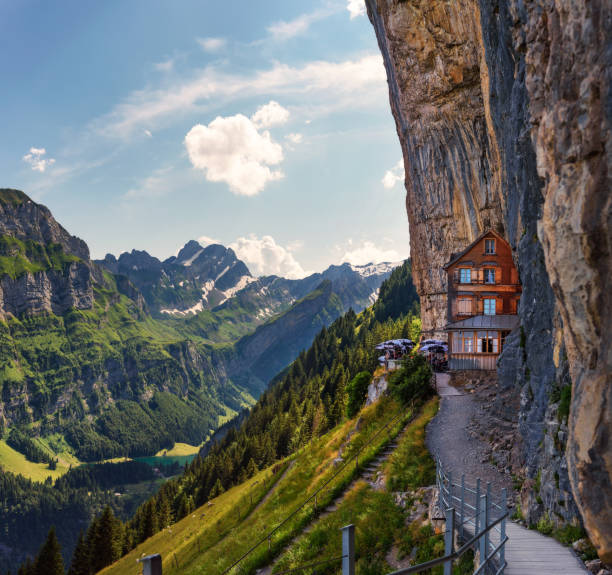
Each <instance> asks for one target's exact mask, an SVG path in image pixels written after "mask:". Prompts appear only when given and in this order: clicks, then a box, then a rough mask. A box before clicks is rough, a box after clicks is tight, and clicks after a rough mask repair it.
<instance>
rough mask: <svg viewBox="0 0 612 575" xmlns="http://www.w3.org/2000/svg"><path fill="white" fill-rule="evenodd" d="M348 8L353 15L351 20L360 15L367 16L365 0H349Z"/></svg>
mask: <svg viewBox="0 0 612 575" xmlns="http://www.w3.org/2000/svg"><path fill="white" fill-rule="evenodd" d="M346 9H347V10H348V11H349V13H350V15H351V20H352V19H353V18H357V17H358V16H365V13H366V7H365V0H348V1H347V3H346Z"/></svg>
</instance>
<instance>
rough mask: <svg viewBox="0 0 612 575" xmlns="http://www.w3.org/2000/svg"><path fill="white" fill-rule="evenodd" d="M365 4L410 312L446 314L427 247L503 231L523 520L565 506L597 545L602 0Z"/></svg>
mask: <svg viewBox="0 0 612 575" xmlns="http://www.w3.org/2000/svg"><path fill="white" fill-rule="evenodd" d="M366 4H367V7H368V15H369V17H370V20H371V22H372V24H373V26H374V29H375V31H376V35H377V38H378V43H379V46H380V49H381V52H382V55H383V59H384V63H385V67H386V70H387V78H388V83H389V94H390V102H391V108H392V112H393V115H394V117H395V120H396V126H397V131H398V135H399V137H400V141H401V145H402V150H403V155H404V165H405V173H406V179H405V184H406V191H407V196H406V207H407V212H408V220H409V225H410V242H411V256H412V260H413V273H414V278H415V283H416V285H417V289H418V291H419V293H420V295H421V310H422V320H423V328H424V330H426V331H428V332H429V333H436V332H439V331H440V330H441V328H442V327H443V325H444V323H445V320H446V298H445V294H446V278H445V277H444V272H443V270H442V269H441V266H442V264H444V263H445V262H446V261H448V260H449V259H450V256H451V254H452V253H453V252H457V251H459V250H460V249H461V248H463V247H464V246H465V245H467V244H468V243H470V242H471V241H473V240H474V239H475V238H476V237H477V236H478V235H479V234H480V233H481V232H482V231H485V230H486V229H489V228H492V229H495V230H496V231H497V232H499V233H501V234H502V235H503V236H504V237H505V238H506V240H507V241H508V242H509V243H510V245H511V246H512V248H513V253H514V258H515V260H516V263H517V266H518V269H519V273H520V276H521V282H522V284H523V297H522V299H521V304H520V309H519V315H520V317H521V329H520V332H518V333H516V334H515V335H514V336H513V337H512V338H510V341H509V345H507V347H506V350H505V351H504V354H503V355H502V358H501V360H500V364H499V366H500V367H499V381H500V385H501V386H503V387H504V388H506V389H514V390H515V392H516V395H517V396H518V397H517V399H519V400H520V406H521V407H520V410H519V413H518V414H514V413H507V414H506V415H507V417H509V418H512V417H517V419H518V427H519V430H520V434H521V438H522V449H521V458H522V463H523V466H524V467H523V472H524V474H525V476H526V479H527V481H525V484H524V488H523V493H522V501H523V507H524V509H523V510H524V512H525V513H526V514H527V518H528V519H529V520H530V521H532V522H535V521H537V519H538V518H539V517H540V516H542V515H543V514H547V515H549V516H550V517H551V518H552V519H554V520H555V521H559V522H574V521H577V520H579V517H580V515H581V516H582V519H583V520H584V524H585V526H586V528H587V531H588V533H589V535H590V537H591V538H592V540H593V541H594V543H595V544H596V546H597V547H598V551H599V552H600V556H601V557H602V559H604V560H607V561H610V560H612V528H611V527H610V526H611V525H612V511H611V510H612V449H611V447H610V445H609V440H610V439H609V438H610V432H611V426H612V421H611V417H612V416H611V412H612V409H611V408H612V386H611V374H612V353H611V351H610V350H612V345H611V344H612V341H611V336H610V329H609V328H610V320H609V319H608V318H609V317H610V316H611V315H612V296H611V295H610V292H611V289H610V277H611V273H612V263H611V258H612V239H611V232H610V230H611V229H612V225H611V224H612V221H611V218H612V210H611V196H610V189H611V186H610V169H609V167H610V164H611V162H610V155H611V152H610V116H611V111H612V101H611V97H610V75H611V72H610V70H611V69H612V66H611V64H612V47H611V45H610V37H609V30H610V29H612V4H611V3H610V2H608V1H606V0H593V1H592V2H575V3H572V5H571V6H568V5H566V4H565V3H561V2H555V1H554V0H522V1H519V0H509V1H508V2H501V1H498V0H366ZM606 31H608V34H607V35H606ZM606 328H607V329H606ZM569 385H571V386H572V388H571V389H572V396H571V397H572V401H571V410H570V415H569V420H567V417H566V416H564V413H563V407H562V403H563V401H562V398H563V397H564V396H565V397H567V395H568V394H567V391H568V390H569V387H568V386H569ZM498 409H500V410H503V406H498ZM536 478H537V480H536ZM570 481H571V488H570ZM574 502H575V503H576V504H577V505H578V508H579V509H580V514H579V513H578V511H577V509H576V505H575V503H574Z"/></svg>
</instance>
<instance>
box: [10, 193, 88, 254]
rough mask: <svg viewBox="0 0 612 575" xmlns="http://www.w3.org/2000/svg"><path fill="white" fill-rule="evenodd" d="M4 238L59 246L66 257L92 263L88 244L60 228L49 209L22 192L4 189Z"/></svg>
mask: <svg viewBox="0 0 612 575" xmlns="http://www.w3.org/2000/svg"><path fill="white" fill-rule="evenodd" d="M4 235H6V236H11V237H14V238H17V239H20V240H31V241H33V242H37V243H40V244H59V245H61V246H62V248H63V250H64V252H65V253H67V254H71V255H74V256H76V257H78V258H80V259H82V260H89V248H88V247H87V244H86V243H85V242H84V241H83V240H81V239H79V238H77V237H76V236H73V235H70V234H69V233H68V232H67V231H66V230H65V229H64V228H63V227H62V226H60V225H59V224H58V223H57V221H56V220H55V218H54V217H53V216H52V215H51V212H50V211H49V208H47V207H46V206H43V205H42V204H37V203H36V202H33V201H32V200H31V199H30V198H29V197H28V196H27V195H26V194H24V193H23V192H21V191H19V190H12V189H7V188H0V236H4Z"/></svg>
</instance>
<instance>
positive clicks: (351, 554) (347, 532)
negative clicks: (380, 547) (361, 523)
mask: <svg viewBox="0 0 612 575" xmlns="http://www.w3.org/2000/svg"><path fill="white" fill-rule="evenodd" d="M342 575H355V526H354V525H346V526H345V527H342Z"/></svg>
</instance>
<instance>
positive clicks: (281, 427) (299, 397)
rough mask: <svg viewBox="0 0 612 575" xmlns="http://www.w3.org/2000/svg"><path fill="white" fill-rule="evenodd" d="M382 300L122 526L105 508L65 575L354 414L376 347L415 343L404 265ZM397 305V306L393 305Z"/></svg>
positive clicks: (300, 361)
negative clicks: (388, 342)
mask: <svg viewBox="0 0 612 575" xmlns="http://www.w3.org/2000/svg"><path fill="white" fill-rule="evenodd" d="M406 292H407V293H409V294H411V295H410V297H409V298H406V297H405V294H406ZM380 294H381V295H380V297H379V299H378V301H377V302H376V303H375V304H374V306H372V307H371V308H368V309H367V310H365V311H364V312H362V313H361V314H359V315H357V314H355V313H354V312H353V311H352V310H349V312H347V313H346V314H345V315H343V316H342V317H340V318H339V319H337V320H336V321H335V322H334V323H332V324H331V325H330V326H329V327H328V328H323V329H322V330H321V331H320V332H319V334H318V335H317V336H316V337H315V339H314V341H313V343H312V345H311V346H310V348H309V349H308V350H305V351H302V352H301V353H300V355H299V356H298V357H297V359H296V360H295V361H294V362H293V363H292V364H291V365H290V366H289V367H288V368H286V369H285V370H284V371H283V372H282V373H281V374H279V375H278V376H277V377H276V378H275V379H274V380H273V381H272V382H271V384H270V386H269V388H268V390H267V391H266V392H264V393H263V395H262V396H261V397H260V398H259V400H258V402H257V403H256V405H255V406H254V407H253V408H252V409H251V411H250V412H249V414H248V415H247V416H246V417H242V418H240V422H239V424H238V425H235V426H226V429H225V430H224V434H223V436H222V437H221V438H220V439H219V440H218V441H217V442H215V443H213V444H212V445H210V446H207V448H206V451H205V454H204V452H203V456H199V457H197V458H196V459H194V461H193V462H192V463H191V464H190V465H188V466H187V467H186V469H185V471H184V473H183V475H182V476H180V477H179V478H176V479H173V480H169V481H167V482H165V483H164V484H163V485H162V487H161V488H160V490H159V492H158V493H157V494H156V495H155V496H153V497H152V498H150V499H149V500H148V501H147V502H145V503H144V504H142V505H141V506H140V507H138V509H137V510H136V512H135V514H134V515H133V517H132V518H131V519H129V520H128V521H126V522H125V523H123V522H121V521H120V520H119V519H118V518H117V517H116V516H115V515H114V514H113V510H112V509H111V508H110V507H106V508H105V509H104V511H103V513H102V514H101V515H100V516H99V517H97V518H96V519H95V520H94V521H93V522H92V523H91V525H90V526H89V528H88V529H87V530H86V531H84V532H82V533H81V535H80V537H79V539H78V543H77V545H76V547H75V551H74V553H73V555H72V560H71V562H70V569H69V571H68V573H69V574H70V575H92V574H93V573H96V572H97V571H98V570H100V569H102V568H103V567H105V566H106V565H109V564H110V563H112V562H114V561H116V560H117V559H118V558H119V557H121V556H122V555H123V554H125V553H127V552H129V551H130V550H131V549H133V548H134V547H135V546H136V545H138V544H139V543H141V542H142V541H144V540H145V539H147V538H149V537H151V536H152V535H154V534H155V533H156V532H158V531H160V530H162V529H164V528H165V527H167V526H169V525H170V524H171V523H173V522H176V521H178V520H180V519H182V518H183V517H185V516H186V515H188V514H189V513H191V512H192V511H193V510H194V509H195V508H196V507H198V506H200V505H202V504H203V503H205V502H207V501H208V500H210V499H212V498H214V497H216V496H217V495H219V494H220V493H222V492H223V491H225V490H227V489H229V488H231V487H232V486H234V485H237V484H239V483H241V482H243V481H245V480H246V479H248V478H249V477H251V476H252V475H254V474H255V473H257V471H258V470H260V469H263V468H265V467H267V466H269V465H271V464H273V463H274V462H276V461H278V460H280V459H282V458H284V457H286V456H288V455H290V454H291V453H293V452H295V451H296V450H298V449H299V448H301V447H302V446H304V445H306V444H307V443H308V442H309V441H310V440H311V439H313V438H316V437H319V436H321V435H323V434H324V433H326V432H327V431H329V430H330V429H332V428H333V427H334V426H335V425H337V424H338V423H340V422H341V421H342V420H343V418H346V417H347V416H352V415H353V414H354V413H356V411H358V410H359V408H361V406H362V405H363V402H364V400H365V397H364V393H363V390H364V388H365V389H367V384H365V382H366V380H367V383H369V381H370V379H371V374H372V373H373V371H374V370H375V369H376V367H377V355H378V354H377V352H376V350H375V349H374V346H375V345H376V344H377V343H379V342H381V341H384V340H387V339H394V338H399V337H409V338H411V339H413V340H417V339H418V337H419V331H420V321H419V319H418V317H417V316H416V313H415V312H418V297H417V295H416V292H414V289H413V286H412V280H411V273H410V264H409V262H406V263H405V264H404V265H403V266H400V267H399V268H397V269H396V270H394V272H393V273H392V274H391V276H390V278H389V279H388V280H387V281H386V282H385V283H384V284H383V287H381V292H380ZM396 298H400V299H401V305H395V304H394V301H393V300H395V299H396ZM415 361H416V362H419V361H420V360H418V359H417V360H415ZM414 367H415V368H419V369H420V367H421V366H420V364H415V366H414ZM422 373H425V372H422ZM405 376H406V377H408V376H409V374H405ZM427 378H429V375H427ZM402 381H403V380H402ZM364 384H365V386H364ZM403 385H404V386H405V385H412V384H406V383H405V382H404V383H403ZM104 549H105V551H104V552H101V551H102V550H104ZM24 575H32V574H31V573H24ZM34 575H35V574H34Z"/></svg>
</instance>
